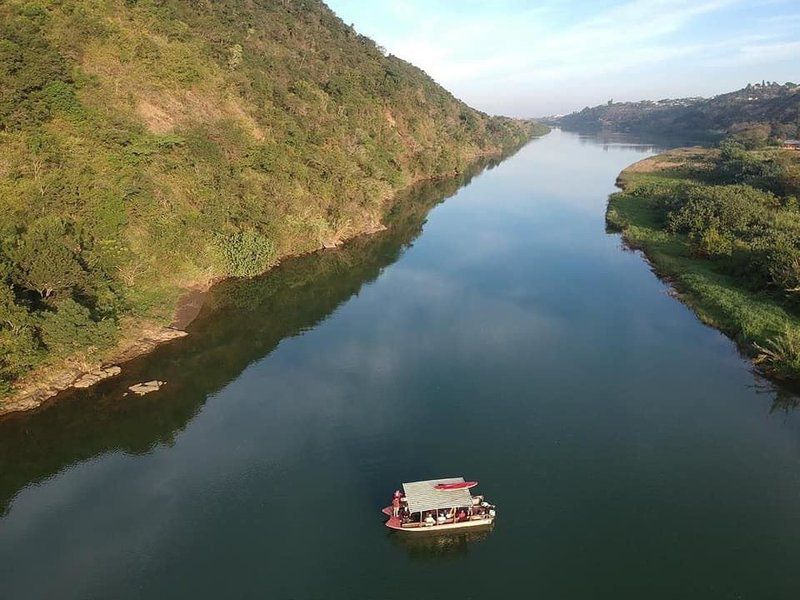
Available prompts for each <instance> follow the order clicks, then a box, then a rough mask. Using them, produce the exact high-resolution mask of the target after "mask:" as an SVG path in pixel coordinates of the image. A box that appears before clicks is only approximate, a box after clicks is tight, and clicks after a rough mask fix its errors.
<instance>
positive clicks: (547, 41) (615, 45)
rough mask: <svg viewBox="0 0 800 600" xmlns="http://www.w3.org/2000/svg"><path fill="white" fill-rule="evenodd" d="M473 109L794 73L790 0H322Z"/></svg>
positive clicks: (538, 111)
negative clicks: (423, 71) (539, 0)
mask: <svg viewBox="0 0 800 600" xmlns="http://www.w3.org/2000/svg"><path fill="white" fill-rule="evenodd" d="M328 5H329V6H330V7H331V8H332V9H333V10H334V11H335V12H336V13H337V14H338V15H339V16H340V17H341V18H342V19H343V20H344V21H345V22H346V23H353V24H354V25H355V27H356V29H357V30H358V31H359V32H360V33H363V34H365V35H368V36H369V37H371V38H373V39H374V40H375V41H376V42H377V43H378V44H380V45H381V46H383V47H384V48H386V50H387V51H388V52H391V53H393V54H396V55H397V56H400V57H401V58H404V59H406V60H408V61H410V62H412V63H414V64H415V65H417V66H419V67H421V68H423V69H424V70H425V71H426V72H427V73H428V74H429V75H431V76H432V77H433V78H434V79H436V80H437V81H438V82H439V83H441V84H442V85H444V86H445V87H446V88H448V89H449V90H450V91H452V92H453V93H454V94H455V95H456V96H458V97H460V98H462V99H463V100H465V101H467V102H468V103H469V104H471V105H472V106H474V107H476V108H480V109H482V110H485V111H488V112H491V113H502V114H508V115H514V116H541V115H546V114H554V113H563V112H570V111H572V110H575V109H580V108H583V107H584V106H586V105H595V104H599V103H602V102H605V101H606V100H608V99H609V98H614V100H641V99H659V98H665V97H678V96H692V95H700V96H711V95H714V94H718V93H722V92H726V91H731V90H734V89H738V88H740V87H743V86H744V85H745V84H747V83H748V82H756V81H759V82H760V81H761V80H762V79H766V80H768V81H780V82H781V83H783V82H785V81H795V82H800V81H799V80H800V0H756V1H750V2H748V1H744V0H616V1H614V0H609V1H585V0H584V1H579V2H569V1H566V0H543V1H541V2H534V1H525V0H385V1H370V0H328Z"/></svg>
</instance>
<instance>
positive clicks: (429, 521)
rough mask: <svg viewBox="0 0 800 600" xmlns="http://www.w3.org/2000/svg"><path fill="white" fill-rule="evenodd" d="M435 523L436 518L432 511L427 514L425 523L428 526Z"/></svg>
mask: <svg viewBox="0 0 800 600" xmlns="http://www.w3.org/2000/svg"><path fill="white" fill-rule="evenodd" d="M435 524H436V519H434V518H433V515H432V514H431V513H428V514H427V516H426V517H425V525H426V526H427V527H430V526H431V525H435Z"/></svg>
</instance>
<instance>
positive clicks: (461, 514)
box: [456, 508, 467, 522]
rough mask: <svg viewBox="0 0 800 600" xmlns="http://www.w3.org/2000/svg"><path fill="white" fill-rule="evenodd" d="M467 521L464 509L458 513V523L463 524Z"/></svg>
mask: <svg viewBox="0 0 800 600" xmlns="http://www.w3.org/2000/svg"><path fill="white" fill-rule="evenodd" d="M466 520H467V513H466V512H465V511H464V509H463V508H462V509H461V510H459V511H458V516H457V517H456V521H458V522H461V521H466Z"/></svg>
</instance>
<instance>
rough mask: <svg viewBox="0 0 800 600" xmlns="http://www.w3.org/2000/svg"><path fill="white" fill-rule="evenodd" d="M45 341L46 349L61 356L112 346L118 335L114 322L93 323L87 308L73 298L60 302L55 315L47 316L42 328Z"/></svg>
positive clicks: (46, 313)
mask: <svg viewBox="0 0 800 600" xmlns="http://www.w3.org/2000/svg"><path fill="white" fill-rule="evenodd" d="M40 330H41V336H42V341H43V342H44V345H45V346H46V347H47V349H48V350H49V351H51V352H54V353H57V354H59V355H61V356H66V355H69V354H72V353H74V352H78V351H81V350H86V349H87V348H103V347H107V346H109V345H110V344H111V343H112V342H113V341H114V338H115V335H116V324H115V323H114V322H113V321H111V320H103V321H99V322H96V321H94V320H92V317H91V313H90V311H89V309H88V308H86V307H85V306H83V305H81V304H78V303H77V302H75V301H74V300H73V299H72V298H65V299H63V300H61V301H59V302H58V304H57V305H56V309H55V311H48V312H45V313H44V315H43V317H42V320H41V325H40Z"/></svg>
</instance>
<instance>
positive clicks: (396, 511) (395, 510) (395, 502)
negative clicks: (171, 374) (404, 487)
mask: <svg viewBox="0 0 800 600" xmlns="http://www.w3.org/2000/svg"><path fill="white" fill-rule="evenodd" d="M392 516H393V517H398V516H400V496H397V495H396V494H395V497H394V498H392Z"/></svg>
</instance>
